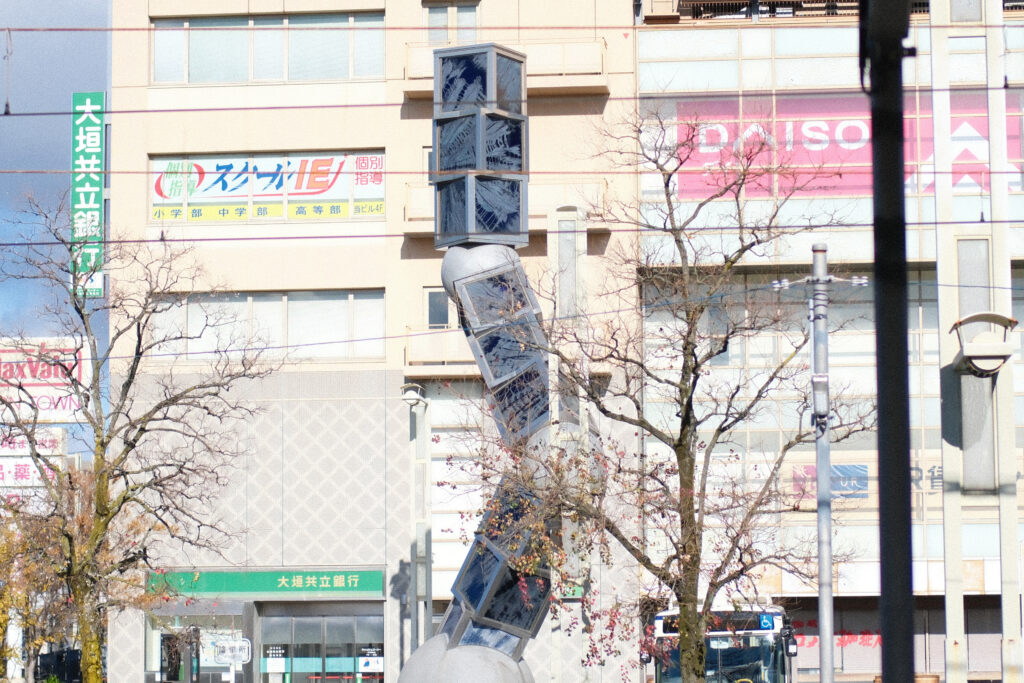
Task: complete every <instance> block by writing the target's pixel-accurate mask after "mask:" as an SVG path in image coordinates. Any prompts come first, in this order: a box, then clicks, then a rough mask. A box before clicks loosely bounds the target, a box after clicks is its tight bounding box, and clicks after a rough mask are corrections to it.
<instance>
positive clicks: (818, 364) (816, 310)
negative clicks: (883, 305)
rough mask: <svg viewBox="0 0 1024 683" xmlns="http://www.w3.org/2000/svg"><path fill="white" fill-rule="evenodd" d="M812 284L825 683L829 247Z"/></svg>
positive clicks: (829, 629) (817, 254)
mask: <svg viewBox="0 0 1024 683" xmlns="http://www.w3.org/2000/svg"><path fill="white" fill-rule="evenodd" d="M811 251H812V252H813V254H814V260H813V261H812V270H811V278H810V280H809V282H810V283H811V285H812V290H811V300H810V309H811V311H810V313H811V326H812V333H813V340H812V341H813V351H812V355H811V398H812V406H811V407H812V415H813V419H814V449H815V453H816V460H815V463H816V466H817V477H818V642H819V645H818V663H819V669H820V671H821V673H820V674H819V676H820V677H819V680H820V681H821V683H832V678H833V675H834V672H835V665H834V664H833V662H832V658H833V652H832V641H833V633H834V632H835V627H834V626H833V609H832V463H831V461H830V453H829V429H828V416H829V399H828V298H829V297H828V286H829V283H831V282H832V278H831V276H829V274H828V247H827V246H825V245H824V244H820V243H819V244H815V245H814V246H813V247H811Z"/></svg>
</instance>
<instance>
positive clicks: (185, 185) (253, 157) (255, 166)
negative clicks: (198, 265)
mask: <svg viewBox="0 0 1024 683" xmlns="http://www.w3.org/2000/svg"><path fill="white" fill-rule="evenodd" d="M150 172H151V177H152V179H153V180H152V185H151V186H150V204H151V207H150V219H151V220H153V221H159V222H174V221H196V222H223V221H248V220H348V219H353V218H375V219H381V218H383V217H384V154H383V152H381V151H367V152H302V153H284V154H221V155H217V156H182V157H161V158H156V159H151V160H150Z"/></svg>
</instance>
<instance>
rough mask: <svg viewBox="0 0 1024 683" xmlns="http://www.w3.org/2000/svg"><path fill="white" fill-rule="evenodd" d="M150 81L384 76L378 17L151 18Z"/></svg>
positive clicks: (381, 25)
mask: <svg viewBox="0 0 1024 683" xmlns="http://www.w3.org/2000/svg"><path fill="white" fill-rule="evenodd" d="M153 29H154V31H153V34H154V37H153V82H154V83H181V82H186V83H197V84H198V83H244V82H247V81H262V80H287V81H313V80H317V81H319V80H351V79H361V78H382V77H383V76H384V15H383V13H380V12H376V13H361V14H308V15H305V14H304V15H294V16H284V17H245V16H236V17H201V18H199V17H193V18H188V19H169V20H164V19H161V20H157V21H154V22H153Z"/></svg>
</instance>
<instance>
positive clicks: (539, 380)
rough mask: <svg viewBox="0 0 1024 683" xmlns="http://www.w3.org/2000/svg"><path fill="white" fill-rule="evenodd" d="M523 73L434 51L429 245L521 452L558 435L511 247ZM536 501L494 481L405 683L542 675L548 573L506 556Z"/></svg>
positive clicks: (506, 430) (467, 54)
mask: <svg viewBox="0 0 1024 683" xmlns="http://www.w3.org/2000/svg"><path fill="white" fill-rule="evenodd" d="M525 76H526V68H525V56H524V55H522V54H520V53H518V52H515V51H513V50H509V49H507V48H504V47H501V46H498V45H495V44H492V43H488V44H483V45H472V46H466V47H458V48H447V49H441V50H436V51H435V52H434V126H433V149H434V152H433V155H432V157H431V178H430V180H431V183H433V184H434V186H435V189H436V192H435V203H434V216H435V233H434V246H435V248H438V249H442V248H447V249H448V251H447V253H446V254H445V257H444V260H443V262H442V265H441V279H442V281H443V283H444V287H445V291H446V292H447V293H448V296H449V297H451V298H452V300H454V301H455V303H456V305H457V306H458V309H459V312H460V315H459V317H460V322H461V324H462V329H463V331H464V332H465V333H466V339H467V342H468V343H469V345H470V348H471V349H472V351H473V355H474V357H475V358H476V361H477V364H478V365H479V366H480V371H481V374H482V376H483V380H484V383H485V384H486V385H487V389H488V391H489V394H490V396H491V401H490V402H491V403H492V405H493V411H494V418H495V421H496V423H497V426H498V430H499V432H500V434H501V437H502V439H503V440H504V442H505V443H506V444H507V445H508V446H510V447H512V448H517V447H522V446H525V445H526V444H537V443H547V442H548V441H549V432H550V430H551V429H552V426H551V400H550V396H551V392H550V387H549V379H548V360H547V355H546V354H545V353H544V352H543V351H542V350H541V349H542V348H543V346H544V333H543V331H542V330H541V327H540V316H541V312H540V307H539V306H538V304H537V299H536V297H535V295H534V293H533V290H532V289H531V288H530V283H529V281H528V280H527V278H526V274H525V272H524V270H523V266H522V263H521V262H520V260H519V256H518V255H517V254H516V252H515V248H516V247H521V246H525V245H526V244H527V243H528V242H529V233H528V228H527V211H526V190H527V172H528V168H529V165H528V159H527V149H528V147H529V145H528V140H529V127H528V121H527V116H526V97H525V82H526V78H525ZM563 421H564V420H563ZM529 505H530V500H529V494H528V493H526V492H525V491H523V490H521V489H520V488H518V487H515V486H499V490H498V492H497V494H496V497H495V499H494V500H492V501H490V503H489V504H488V506H487V509H488V512H487V513H486V514H485V516H484V519H483V521H482V523H481V526H480V529H479V530H478V531H477V533H476V535H475V538H474V542H473V545H472V547H471V548H470V551H469V554H468V555H467V556H466V559H465V561H464V562H463V565H462V569H461V570H460V571H459V574H458V577H457V578H456V580H455V585H454V586H453V588H452V593H453V598H452V602H451V605H450V607H449V608H448V611H447V612H446V613H445V616H444V620H443V622H442V623H441V627H440V630H439V632H438V634H437V635H436V636H434V637H433V638H431V639H430V640H428V641H427V642H426V643H424V644H423V645H422V646H421V647H420V648H419V649H417V650H416V652H414V653H413V655H412V656H411V657H410V659H409V661H408V662H407V663H406V665H405V668H404V669H403V670H402V674H401V676H400V677H399V681H400V683H419V682H421V681H430V682H438V683H440V682H441V681H444V682H445V683H457V682H458V681H463V680H465V681H473V683H491V682H498V681H501V682H505V681H509V682H512V681H531V682H532V681H533V676H532V674H531V673H530V670H529V668H528V667H527V666H526V664H525V663H524V662H523V661H522V655H523V650H524V649H525V647H526V644H527V642H528V641H529V640H530V639H531V638H533V637H534V636H536V635H537V632H538V631H539V630H540V627H541V625H542V624H543V622H544V617H545V615H546V614H547V612H548V607H549V605H550V597H551V580H550V574H549V571H548V570H547V568H546V566H543V565H542V566H540V567H538V568H537V569H535V570H532V571H531V573H530V574H529V575H522V574H520V573H519V572H517V571H516V570H515V569H513V567H512V566H510V564H509V560H510V559H515V558H517V557H518V556H519V555H520V554H521V553H523V552H524V551H526V549H527V548H528V547H529V546H530V538H529V534H527V533H525V532H521V531H518V530H515V528H514V527H515V524H514V522H515V521H516V518H517V516H518V515H520V514H522V512H523V511H524V510H526V509H527V508H528V507H529Z"/></svg>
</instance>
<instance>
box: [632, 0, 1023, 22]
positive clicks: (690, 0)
mask: <svg viewBox="0 0 1024 683" xmlns="http://www.w3.org/2000/svg"><path fill="white" fill-rule="evenodd" d="M645 4H646V6H647V7H648V13H649V14H651V15H659V16H664V15H666V14H672V15H678V16H679V17H680V18H683V19H744V18H749V17H856V16H857V14H858V5H859V3H858V1H857V0H678V1H677V2H672V1H669V0H648V3H645ZM1003 7H1004V8H1005V9H1024V0H1003ZM910 11H911V13H913V14H927V13H928V0H911V9H910Z"/></svg>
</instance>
